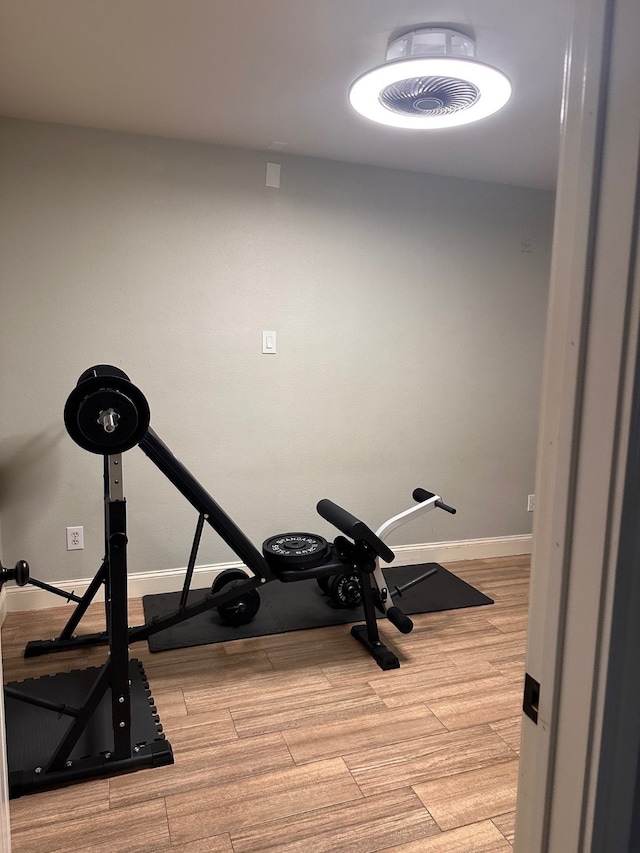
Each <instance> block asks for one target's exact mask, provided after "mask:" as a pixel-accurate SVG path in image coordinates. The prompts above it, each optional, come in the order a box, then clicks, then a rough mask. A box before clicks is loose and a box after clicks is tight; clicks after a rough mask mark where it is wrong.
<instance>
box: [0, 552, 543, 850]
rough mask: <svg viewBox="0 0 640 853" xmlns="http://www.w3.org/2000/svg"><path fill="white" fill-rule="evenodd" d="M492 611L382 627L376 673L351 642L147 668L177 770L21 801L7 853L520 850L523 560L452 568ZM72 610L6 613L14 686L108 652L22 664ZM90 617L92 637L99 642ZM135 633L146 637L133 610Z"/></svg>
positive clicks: (261, 643) (235, 649)
mask: <svg viewBox="0 0 640 853" xmlns="http://www.w3.org/2000/svg"><path fill="white" fill-rule="evenodd" d="M447 567H448V568H449V569H450V570H451V571H453V572H454V573H455V574H457V575H458V576H459V577H461V578H463V579H464V580H466V581H467V582H469V583H471V584H472V585H473V586H475V587H477V588H478V589H480V590H482V591H483V592H485V593H486V594H487V595H489V596H490V597H492V598H493V599H494V600H495V604H494V605H490V606H487V607H476V608H470V609H465V610H457V611H448V612H443V613H428V614H423V615H420V616H416V617H413V618H414V623H415V629H414V631H413V633H411V634H409V635H401V634H399V633H397V632H396V631H395V630H394V629H393V627H392V626H390V625H388V623H384V622H383V623H382V624H381V633H382V632H384V638H383V639H384V640H385V641H386V642H387V643H388V645H389V646H390V647H391V648H393V649H394V650H395V651H396V653H397V654H398V656H399V657H400V660H401V668H400V669H398V670H392V671H389V672H382V670H380V669H379V668H378V667H377V666H376V664H375V662H374V661H373V659H372V658H370V657H369V656H368V654H367V653H366V652H365V651H364V649H363V648H362V647H361V646H360V645H359V644H358V643H357V642H356V641H355V640H353V639H352V638H351V637H350V636H349V628H348V626H337V627H330V628H322V629H316V630H309V631H298V632H295V633H289V634H280V635H277V636H271V637H261V638H256V639H247V640H237V641H235V642H228V643H224V644H219V645H213V646H200V647H198V648H193V649H184V650H176V651H169V652H162V653H159V654H150V653H149V651H148V647H147V644H146V643H137V644H135V645H134V646H133V647H132V656H134V657H137V658H138V659H140V660H141V661H142V662H143V664H144V666H145V670H146V673H147V676H148V679H149V682H150V687H151V689H152V693H153V697H154V700H155V703H156V705H157V707H158V712H159V714H160V718H161V722H162V724H163V727H164V731H165V733H166V735H167V738H168V740H169V741H170V743H171V744H172V746H173V750H174V756H175V764H174V765H173V766H170V767H160V768H156V769H147V770H141V771H139V772H137V773H132V774H130V775H126V776H118V777H115V778H111V779H98V780H93V781H89V782H83V783H80V784H76V785H72V786H69V787H67V788H63V789H58V790H54V791H50V792H43V793H39V794H35V795H30V796H25V797H22V798H20V799H17V800H13V801H12V802H11V821H12V843H13V851H14V853H102V851H109V853H205V851H206V853H258V851H260V853H375V852H376V851H386V853H494V852H495V853H500V851H511V843H512V841H513V831H514V811H515V803H516V785H517V773H518V752H519V744H520V708H521V702H522V682H523V669H524V651H525V638H526V619H527V597H528V574H529V558H528V557H509V558H506V557H504V558H498V559H493V560H476V561H468V562H456V563H451V564H448V566H447ZM70 612H71V610H70V606H69V607H66V608H65V607H56V608H52V609H50V610H44V611H43V610H41V611H35V612H31V613H26V614H25V613H12V614H9V615H8V616H7V618H6V620H5V624H4V627H3V632H2V643H3V660H4V676H5V681H13V680H18V679H23V678H26V677H34V676H39V675H42V674H46V673H53V672H61V671H67V670H71V669H74V668H78V667H80V668H82V667H85V666H94V665H97V664H99V663H101V662H102V661H103V660H104V656H105V649H104V648H102V649H101V648H94V649H84V650H78V651H75V652H64V653H59V654H55V655H48V656H45V657H41V658H32V659H29V660H24V659H23V657H22V653H23V649H24V645H25V642H26V641H27V640H30V639H41V638H46V637H52V636H55V635H56V634H57V633H59V631H60V630H61V628H62V626H63V625H64V622H65V621H66V619H67V618H68V615H69V614H70ZM102 616H103V609H102V607H101V606H100V605H93V606H92V608H91V610H90V612H89V613H88V614H87V616H86V617H85V620H84V621H83V623H82V625H81V630H82V632H87V631H91V630H101V629H102V628H103V624H102ZM130 618H131V624H139V623H141V622H142V621H143V617H142V606H141V602H140V601H139V600H134V601H132V602H131V604H130Z"/></svg>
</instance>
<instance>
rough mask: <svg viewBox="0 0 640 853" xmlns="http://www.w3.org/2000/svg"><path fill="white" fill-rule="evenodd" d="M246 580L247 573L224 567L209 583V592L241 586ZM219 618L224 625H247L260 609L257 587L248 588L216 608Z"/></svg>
mask: <svg viewBox="0 0 640 853" xmlns="http://www.w3.org/2000/svg"><path fill="white" fill-rule="evenodd" d="M246 580H247V575H246V574H245V573H244V572H242V571H240V569H225V570H224V571H223V572H220V574H219V575H218V577H217V578H216V579H215V580H214V582H213V583H212V584H211V592H212V593H214V594H215V593H217V592H221V591H222V590H224V589H232V588H234V587H239V586H242V584H243V582H244V581H246ZM216 609H217V611H218V616H219V617H220V620H221V621H222V622H223V623H224V624H225V625H231V626H234V627H235V626H238V625H247V624H248V623H249V622H251V621H252V620H253V619H254V618H255V615H256V613H257V612H258V610H260V593H259V592H258V590H257V589H249V590H246V591H244V592H243V593H241V595H239V596H238V597H237V598H233V599H231V601H226V602H225V603H224V604H220V605H218V607H217V608H216Z"/></svg>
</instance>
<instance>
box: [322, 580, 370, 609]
mask: <svg viewBox="0 0 640 853" xmlns="http://www.w3.org/2000/svg"><path fill="white" fill-rule="evenodd" d="M328 591H329V596H330V597H331V600H332V601H333V603H334V604H335V605H336V606H337V607H341V608H345V609H349V610H350V609H353V608H355V607H358V606H359V605H360V604H362V584H361V583H360V576H359V574H358V573H357V572H342V573H341V574H339V575H334V576H333V577H332V578H331V580H330V581H329V590H328Z"/></svg>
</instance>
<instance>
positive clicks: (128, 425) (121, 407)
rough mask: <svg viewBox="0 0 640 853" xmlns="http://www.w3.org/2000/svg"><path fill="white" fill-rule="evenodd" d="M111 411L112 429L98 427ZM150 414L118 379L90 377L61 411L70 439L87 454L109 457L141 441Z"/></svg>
mask: <svg viewBox="0 0 640 853" xmlns="http://www.w3.org/2000/svg"><path fill="white" fill-rule="evenodd" d="M110 410H113V424H112V429H111V430H110V431H108V430H107V429H106V427H105V426H104V425H103V423H102V417H103V415H104V413H107V412H109V411H110ZM150 419H151V412H150V411H149V404H148V403H147V400H146V398H145V396H144V394H143V393H142V391H140V389H139V388H136V386H135V385H133V384H132V383H131V382H129V381H128V380H125V379H122V378H121V377H118V376H94V377H91V378H88V379H85V380H84V381H83V382H81V383H80V384H79V385H77V386H76V387H75V388H74V389H73V391H72V392H71V394H69V397H68V399H67V402H66V404H65V407H64V423H65V426H66V428H67V432H68V433H69V435H70V436H71V438H72V439H73V440H74V441H75V442H76V444H79V445H80V447H82V448H83V449H84V450H88V451H89V452H90V453H101V454H103V455H110V454H116V453H124V452H125V450H130V449H131V448H132V447H135V445H136V444H138V442H139V441H140V440H141V439H142V437H143V436H144V434H145V433H146V431H147V429H148V428H149V421H150Z"/></svg>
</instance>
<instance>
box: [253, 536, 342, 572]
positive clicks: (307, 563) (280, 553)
mask: <svg viewBox="0 0 640 853" xmlns="http://www.w3.org/2000/svg"><path fill="white" fill-rule="evenodd" d="M330 552H331V546H330V545H329V543H328V542H327V540H326V539H323V537H322V536H317V535H316V534H315V533H280V534H279V535H278V536H272V537H271V538H270V539H267V540H265V542H263V543H262V553H263V554H264V557H265V559H266V561H267V562H268V563H270V564H271V565H274V566H282V567H286V568H288V569H293V568H295V567H296V566H300V567H301V568H303V567H304V568H312V567H313V566H318V565H320V563H322V562H323V561H324V560H325V559H326V558H327V557H328V556H329V554H330Z"/></svg>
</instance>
